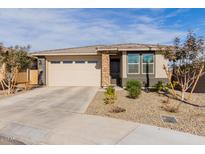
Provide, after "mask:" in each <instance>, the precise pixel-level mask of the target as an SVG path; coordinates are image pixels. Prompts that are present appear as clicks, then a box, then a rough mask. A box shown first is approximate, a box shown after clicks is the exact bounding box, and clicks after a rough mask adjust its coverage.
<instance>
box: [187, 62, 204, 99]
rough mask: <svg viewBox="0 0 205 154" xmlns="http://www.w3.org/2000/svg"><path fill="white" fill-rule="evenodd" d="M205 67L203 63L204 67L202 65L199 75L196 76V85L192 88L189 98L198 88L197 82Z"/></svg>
mask: <svg viewBox="0 0 205 154" xmlns="http://www.w3.org/2000/svg"><path fill="white" fill-rule="evenodd" d="M203 69H204V65H202V67H201V69H200V71H199V74H198V76H197V78H196V81H195V83H194V86H193V87H192V89H191V92H190V94H189V96H188V99H191V96H192V93H193V91H194V89H195V88H196V84H197V83H198V81H199V78H200V76H201V74H202V71H203Z"/></svg>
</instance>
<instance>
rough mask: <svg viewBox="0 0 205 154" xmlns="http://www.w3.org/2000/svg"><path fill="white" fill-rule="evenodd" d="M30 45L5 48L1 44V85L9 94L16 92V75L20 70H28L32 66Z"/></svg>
mask: <svg viewBox="0 0 205 154" xmlns="http://www.w3.org/2000/svg"><path fill="white" fill-rule="evenodd" d="M28 49H29V46H28V47H20V46H15V47H10V48H5V47H4V46H3V45H2V44H1V45H0V66H2V67H3V68H2V69H1V70H2V71H1V73H2V75H3V79H1V81H0V82H1V85H2V87H3V89H5V90H7V94H11V93H13V92H14V88H15V84H16V76H17V73H18V72H19V71H22V70H26V69H28V68H30V67H31V65H32V60H31V58H30V57H28V53H27V51H28Z"/></svg>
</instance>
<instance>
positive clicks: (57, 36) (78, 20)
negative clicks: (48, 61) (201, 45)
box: [0, 9, 205, 51]
mask: <svg viewBox="0 0 205 154" xmlns="http://www.w3.org/2000/svg"><path fill="white" fill-rule="evenodd" d="M204 27H205V9H0V42H2V43H4V44H5V45H6V46H11V45H16V44H18V45H28V44H30V45H31V47H32V48H31V50H33V51H34V50H46V49H55V48H67V47H76V46H86V45H96V44H113V43H154V44H158V43H159V44H171V43H172V41H173V39H174V38H175V37H176V36H180V37H183V36H185V35H186V33H187V31H189V30H193V31H194V32H195V33H196V34H198V35H200V36H202V37H205V28H204Z"/></svg>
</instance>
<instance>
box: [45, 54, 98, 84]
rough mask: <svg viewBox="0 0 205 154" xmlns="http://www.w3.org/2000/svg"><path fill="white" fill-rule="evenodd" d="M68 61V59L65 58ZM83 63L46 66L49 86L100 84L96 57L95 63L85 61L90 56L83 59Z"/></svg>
mask: <svg viewBox="0 0 205 154" xmlns="http://www.w3.org/2000/svg"><path fill="white" fill-rule="evenodd" d="M67 60H68V61H69V59H67ZM83 60H84V61H86V63H84V64H75V63H73V64H70V63H69V64H63V62H62V60H61V63H60V64H51V63H50V62H49V68H48V85H49V86H100V81H101V68H100V60H99V59H98V58H96V59H92V60H95V61H97V64H95V63H87V61H88V60H90V58H89V59H88V60H87V59H83Z"/></svg>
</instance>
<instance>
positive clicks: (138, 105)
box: [86, 90, 205, 136]
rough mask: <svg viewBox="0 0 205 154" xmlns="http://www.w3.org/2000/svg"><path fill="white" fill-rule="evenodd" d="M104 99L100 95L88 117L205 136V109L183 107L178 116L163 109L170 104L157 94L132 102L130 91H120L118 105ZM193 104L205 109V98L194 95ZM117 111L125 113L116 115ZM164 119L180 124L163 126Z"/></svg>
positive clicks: (142, 94)
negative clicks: (129, 122) (165, 103)
mask: <svg viewBox="0 0 205 154" xmlns="http://www.w3.org/2000/svg"><path fill="white" fill-rule="evenodd" d="M103 99H104V92H103V91H99V92H98V93H97V94H96V96H95V98H94V100H93V101H92V102H91V104H90V105H89V107H88V108H87V111H86V113H87V114H92V115H100V116H108V117H112V118H119V119H124V120H130V121H134V122H139V123H144V124H150V125H155V126H159V127H166V128H170V129H174V130H178V131H183V132H188V133H192V134H195V135H201V136H205V107H196V106H193V105H189V104H185V103H180V107H179V111H178V112H176V113H172V112H167V111H165V110H164V109H163V108H162V106H163V105H164V103H163V101H166V100H167V97H166V96H164V95H162V94H158V93H155V92H149V93H145V92H142V93H141V95H140V96H139V98H137V99H130V98H128V97H127V91H125V90H118V91H117V100H116V102H115V103H114V104H105V103H104V101H103ZM171 102H172V103H175V104H178V103H179V101H176V100H171ZM191 103H192V104H195V105H199V106H205V94H199V93H198V94H193V98H192V101H191ZM122 109H125V110H126V111H124V110H122ZM115 110H119V111H121V112H119V113H116V112H113V111H115ZM162 116H172V117H175V118H176V121H177V123H169V122H163V121H162V118H161V117H162Z"/></svg>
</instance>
